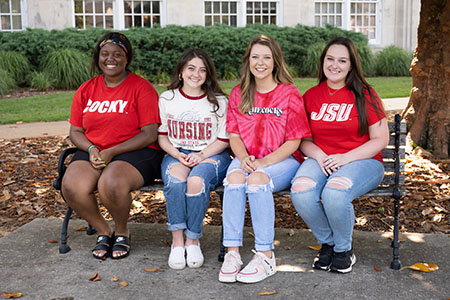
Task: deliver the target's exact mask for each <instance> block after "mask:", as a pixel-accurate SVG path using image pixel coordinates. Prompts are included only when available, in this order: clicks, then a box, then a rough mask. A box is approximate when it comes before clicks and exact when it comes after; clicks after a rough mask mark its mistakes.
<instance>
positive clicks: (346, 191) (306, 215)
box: [291, 158, 384, 252]
mask: <svg viewBox="0 0 450 300" xmlns="http://www.w3.org/2000/svg"><path fill="white" fill-rule="evenodd" d="M299 177H307V178H310V179H312V180H313V182H312V183H311V185H312V186H311V187H309V188H307V189H305V190H302V191H294V190H293V188H294V186H296V185H297V184H299V183H295V180H296V179H297V178H299ZM383 177H384V166H383V164H382V163H381V162H380V161H378V160H376V159H372V158H369V159H362V160H357V161H353V162H350V163H348V164H346V165H343V166H342V167H340V169H339V170H337V171H336V172H334V173H333V174H331V175H330V176H326V175H325V174H324V173H323V172H322V170H321V169H320V166H319V163H318V162H317V161H316V160H315V159H312V158H308V159H307V160H305V161H304V162H303V164H302V165H301V166H300V168H299V169H298V171H297V173H296V174H295V177H294V179H293V180H292V184H293V187H292V188H291V199H292V203H293V204H294V207H295V209H296V210H297V212H298V214H299V215H300V216H301V217H302V219H303V220H304V221H305V223H306V224H307V225H308V227H309V228H310V229H311V231H312V233H313V234H314V236H315V237H316V239H317V242H318V243H319V244H328V245H334V251H335V252H343V251H348V250H350V249H351V248H352V234H353V226H354V223H355V213H354V210H353V204H352V201H353V199H355V198H357V197H359V196H361V195H363V194H365V193H367V192H369V191H370V190H372V189H374V188H376V187H377V186H378V185H379V184H380V183H381V181H382V180H383ZM339 178H345V180H343V181H340V180H339ZM333 179H334V181H335V183H340V184H342V183H344V184H347V185H348V186H347V187H345V188H336V187H330V186H329V183H330V182H333ZM336 179H337V180H336ZM339 181H340V182H339ZM300 184H301V183H300ZM303 184H305V182H303Z"/></svg>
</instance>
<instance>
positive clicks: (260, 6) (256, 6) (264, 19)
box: [246, 1, 277, 24]
mask: <svg viewBox="0 0 450 300" xmlns="http://www.w3.org/2000/svg"><path fill="white" fill-rule="evenodd" d="M246 21H247V24H277V1H247V4H246Z"/></svg>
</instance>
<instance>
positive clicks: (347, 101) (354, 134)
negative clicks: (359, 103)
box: [303, 81, 385, 162]
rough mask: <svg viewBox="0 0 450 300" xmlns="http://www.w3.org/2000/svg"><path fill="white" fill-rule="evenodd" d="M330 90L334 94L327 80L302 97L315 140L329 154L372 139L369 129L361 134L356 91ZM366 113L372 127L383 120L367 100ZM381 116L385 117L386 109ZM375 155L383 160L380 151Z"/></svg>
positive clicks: (350, 148)
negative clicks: (354, 92) (354, 93)
mask: <svg viewBox="0 0 450 300" xmlns="http://www.w3.org/2000/svg"><path fill="white" fill-rule="evenodd" d="M331 91H332V94H333V95H330V92H329V89H328V86H327V83H326V81H322V82H321V83H320V84H319V85H316V86H315V87H312V88H311V89H309V90H308V91H307V92H306V93H305V94H304V96H303V97H304V99H305V106H306V112H307V114H308V118H309V121H310V126H311V131H312V136H313V140H314V143H315V144H316V145H317V146H319V148H320V149H322V150H323V151H324V152H325V153H326V154H328V155H331V154H338V153H346V152H348V151H350V150H353V149H355V148H357V147H359V146H360V145H362V144H364V143H365V142H367V141H368V140H369V139H370V137H369V131H367V132H366V133H365V134H364V135H363V136H361V135H360V133H359V129H358V128H359V119H358V110H357V109H356V104H355V96H354V95H353V93H352V92H351V91H350V90H349V89H348V88H347V87H343V88H342V89H340V90H338V91H336V90H331ZM372 93H373V94H374V95H375V97H376V99H377V102H378V105H379V107H380V108H381V107H383V106H382V105H383V104H382V102H381V100H380V98H379V97H378V95H377V94H376V93H375V91H374V90H372ZM366 96H367V97H369V96H368V95H366ZM366 112H367V118H368V123H369V126H371V125H373V124H375V123H376V122H378V121H379V120H380V118H379V117H378V115H377V113H376V111H375V109H374V108H373V107H372V106H371V105H370V104H368V103H366ZM380 116H381V118H384V117H385V114H384V112H382V113H381V114H380ZM373 158H374V159H377V160H379V161H381V162H383V159H382V156H381V152H380V153H378V154H377V155H375V156H374V157H373Z"/></svg>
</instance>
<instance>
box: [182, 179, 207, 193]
mask: <svg viewBox="0 0 450 300" xmlns="http://www.w3.org/2000/svg"><path fill="white" fill-rule="evenodd" d="M204 186H205V182H204V180H203V178H201V177H200V176H191V177H189V178H188V180H187V188H186V193H187V194H189V195H196V194H199V193H201V192H203V191H204Z"/></svg>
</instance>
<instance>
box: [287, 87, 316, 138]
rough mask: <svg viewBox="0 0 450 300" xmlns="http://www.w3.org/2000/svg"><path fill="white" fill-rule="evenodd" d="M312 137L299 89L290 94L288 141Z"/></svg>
mask: <svg viewBox="0 0 450 300" xmlns="http://www.w3.org/2000/svg"><path fill="white" fill-rule="evenodd" d="M307 137H311V129H310V127H309V122H308V118H307V116H306V111H305V104H304V102H303V97H302V96H301V95H300V92H299V91H298V90H297V88H295V89H294V91H293V92H292V93H291V94H290V97H289V106H288V116H287V121H286V140H287V141H288V140H296V139H303V138H307Z"/></svg>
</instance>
